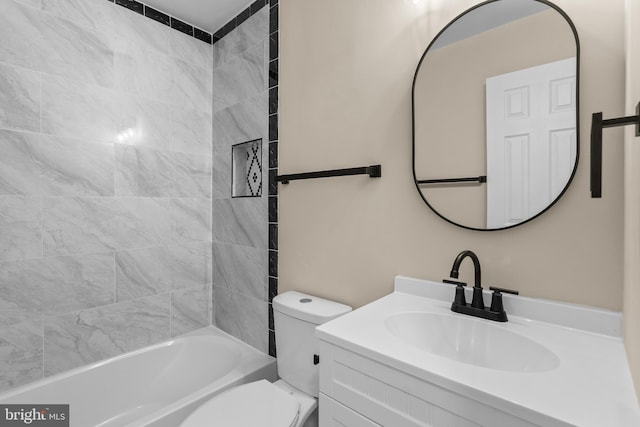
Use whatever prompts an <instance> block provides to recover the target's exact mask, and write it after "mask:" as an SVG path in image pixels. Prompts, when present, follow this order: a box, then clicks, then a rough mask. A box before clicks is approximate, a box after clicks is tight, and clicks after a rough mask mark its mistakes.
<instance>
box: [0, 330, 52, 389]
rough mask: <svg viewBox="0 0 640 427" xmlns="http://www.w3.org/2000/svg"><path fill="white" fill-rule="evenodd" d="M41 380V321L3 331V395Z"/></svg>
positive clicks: (0, 351)
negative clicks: (6, 391) (10, 390)
mask: <svg viewBox="0 0 640 427" xmlns="http://www.w3.org/2000/svg"><path fill="white" fill-rule="evenodd" d="M41 378H42V321H41V320H37V321H33V322H25V323H20V324H17V325H12V326H3V327H0V392H2V391H4V390H8V389H10V388H14V387H18V386H21V385H24V384H27V383H29V382H31V381H35V380H39V379H41Z"/></svg>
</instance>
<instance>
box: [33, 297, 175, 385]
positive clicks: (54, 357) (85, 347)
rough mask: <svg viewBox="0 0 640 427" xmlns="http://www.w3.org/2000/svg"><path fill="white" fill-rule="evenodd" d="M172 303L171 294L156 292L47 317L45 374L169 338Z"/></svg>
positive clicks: (45, 325) (45, 328)
mask: <svg viewBox="0 0 640 427" xmlns="http://www.w3.org/2000/svg"><path fill="white" fill-rule="evenodd" d="M169 304H170V301H169V294H164V295H154V296H151V297H146V298H140V299H136V300H131V301H125V302H121V303H118V304H112V305H107V306H104V307H97V308H93V309H87V310H80V311H77V312H72V313H68V314H63V315H60V316H55V317H47V318H45V321H44V352H45V357H44V371H45V375H46V376H49V375H53V374H56V373H58V372H62V371H65V370H68V369H72V368H75V367H78V366H81V365H86V364H88V363H92V362H97V361H99V360H103V359H107V358H109V357H113V356H117V355H120V354H123V353H126V352H129V351H133V350H137V349H139V348H141V347H145V346H148V345H152V344H155V343H157V342H160V341H162V340H165V339H168V338H169V328H170V318H169V313H170V308H169Z"/></svg>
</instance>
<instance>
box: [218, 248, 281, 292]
mask: <svg viewBox="0 0 640 427" xmlns="http://www.w3.org/2000/svg"><path fill="white" fill-rule="evenodd" d="M268 262H269V261H268V256H267V250H266V249H256V248H251V247H247V246H238V245H226V244H222V243H214V244H213V283H214V284H215V285H216V286H224V287H226V288H230V289H231V290H233V291H234V292H237V293H240V294H243V295H246V296H250V297H253V298H256V299H258V300H261V301H267V293H268V286H267V285H268V280H267V272H268V268H269V264H268Z"/></svg>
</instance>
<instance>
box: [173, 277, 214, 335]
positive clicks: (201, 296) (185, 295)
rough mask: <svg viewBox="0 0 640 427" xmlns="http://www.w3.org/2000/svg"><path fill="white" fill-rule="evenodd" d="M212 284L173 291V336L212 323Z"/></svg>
mask: <svg viewBox="0 0 640 427" xmlns="http://www.w3.org/2000/svg"><path fill="white" fill-rule="evenodd" d="M210 309H211V286H210V285H209V286H203V287H200V288H195V289H187V290H183V291H176V292H173V293H171V336H172V337H175V336H176V335H180V334H186V333H187V332H191V331H193V330H195V329H199V328H203V327H205V326H208V325H210V324H211V322H210V320H209V319H210Z"/></svg>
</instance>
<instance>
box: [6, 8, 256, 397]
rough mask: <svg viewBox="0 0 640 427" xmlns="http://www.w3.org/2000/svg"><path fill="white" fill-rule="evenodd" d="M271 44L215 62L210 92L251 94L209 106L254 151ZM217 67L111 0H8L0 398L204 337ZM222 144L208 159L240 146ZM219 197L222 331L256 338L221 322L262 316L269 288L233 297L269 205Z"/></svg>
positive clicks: (188, 42) (250, 271)
mask: <svg viewBox="0 0 640 427" xmlns="http://www.w3.org/2000/svg"><path fill="white" fill-rule="evenodd" d="M256 19H261V18H260V17H257V18H256ZM263 44H264V43H263ZM263 44H259V43H258V44H256V47H255V48H253V49H242V51H238V49H236V50H228V51H224V52H223V51H222V50H221V49H217V53H216V58H215V64H216V70H217V71H216V76H217V77H216V79H217V81H218V82H220V80H221V79H224V78H226V79H227V80H228V79H231V81H233V79H238V78H239V76H245V77H246V81H249V82H255V85H249V86H247V87H245V86H244V85H243V86H242V88H239V89H238V91H239V92H238V93H240V94H242V97H241V98H239V97H238V96H237V95H231V94H229V95H224V96H219V97H217V98H216V110H215V111H216V121H218V122H224V120H225V119H228V120H235V119H238V118H242V119H244V118H245V117H246V118H247V121H248V123H251V125H250V126H248V127H247V128H246V129H245V130H243V131H242V135H244V134H245V133H246V134H251V137H250V138H249V139H253V138H255V137H256V135H257V136H263V135H264V123H263V122H264V114H263V115H262V116H261V117H262V118H261V119H259V120H257V122H256V120H253V119H252V117H253V116H252V115H253V113H254V110H255V109H256V108H264V109H266V104H265V102H266V101H265V100H266V98H265V94H264V92H265V91H264V88H263V86H262V85H261V84H262V81H263V79H264V76H263V74H261V72H260V71H257V68H260V67H257V68H256V67H254V64H256V62H260V63H261V61H263V56H264V53H263V52H262V49H263ZM261 55H262V56H261ZM212 63H213V58H212V47H211V45H209V44H207V43H205V42H202V41H200V40H197V39H194V38H192V37H189V36H186V35H184V34H182V33H180V32H178V31H175V30H171V29H170V28H169V27H167V26H165V25H162V24H160V23H157V22H155V21H152V20H151V19H148V18H145V17H143V16H141V15H139V14H136V13H135V12H132V11H130V10H127V9H125V8H123V7H120V6H117V5H115V4H114V3H112V2H109V1H107V0H21V1H20V2H17V1H12V0H0V153H1V155H0V390H3V389H7V388H11V387H15V386H18V385H20V384H24V383H27V382H30V381H33V380H36V379H39V378H41V377H43V376H47V375H51V374H54V373H57V372H61V371H64V370H67V369H70V368H73V367H76V366H79V365H83V364H86V363H89V362H93V361H96V360H100V359H103V358H106V357H110V356H114V355H117V354H120V353H123V352H127V351H131V350H133V349H136V348H139V347H142V346H145V345H150V344H153V343H155V342H158V341H161V340H164V339H167V338H169V337H171V336H174V335H177V334H180V333H184V332H186V331H189V330H192V329H195V328H199V327H202V326H206V325H208V324H209V323H210V322H211V300H212V299H211V293H212V286H211V284H212V271H211V258H212V250H211V236H212V233H211V206H212V203H211V198H212V188H211V187H212V186H211V182H212V166H211V164H212V163H211V141H212V135H211V132H212V131H211V121H212V112H213V110H212V101H211V99H212V65H211V64H212ZM225 70H226V71H225ZM242 72H246V74H242ZM223 76H226V77H223ZM243 82H244V80H243ZM218 86H219V83H218ZM263 111H264V110H263ZM258 122H259V123H258ZM223 129H224V130H225V132H227V133H229V134H228V135H227V134H226V133H225V134H224V137H222V136H219V137H218V139H217V140H216V149H217V153H220V152H221V150H223V148H222V145H223V144H224V143H226V141H229V140H231V139H232V138H235V137H236V136H237V133H238V132H235V131H231V130H227V129H228V128H227V127H223ZM228 158H230V155H229V156H228ZM215 159H216V162H217V163H218V164H219V163H220V161H221V158H220V156H219V155H218V156H216V158H215ZM226 176H228V175H226ZM213 197H214V198H215V203H214V204H213V206H214V211H215V212H216V213H217V214H221V215H223V216H225V215H229V217H230V218H232V219H231V221H229V222H223V223H220V224H217V225H216V233H215V236H216V246H215V248H216V252H217V256H218V257H219V258H220V259H221V260H222V261H220V262H218V263H216V268H215V274H216V280H217V283H216V284H217V286H216V295H217V297H218V300H220V302H219V303H218V302H217V303H216V305H217V311H218V314H217V315H216V318H217V319H218V317H219V316H220V319H219V320H218V323H220V324H221V325H224V326H227V328H228V329H230V330H233V331H237V329H238V328H243V327H247V329H250V330H252V331H253V330H255V327H254V325H251V327H250V328H249V327H248V326H247V325H244V324H236V323H234V322H233V321H226V320H224V315H225V313H227V312H229V313H232V315H231V317H232V318H233V314H234V313H233V312H234V310H235V309H236V307H238V306H241V307H240V308H238V309H239V310H253V309H254V306H255V307H256V310H257V309H258V308H259V309H260V310H261V311H262V312H264V313H265V314H264V316H262V315H260V316H257V317H258V319H257V320H256V324H258V325H265V326H264V328H265V329H266V308H265V307H264V306H265V305H266V303H265V302H264V301H265V299H264V295H265V291H264V289H263V287H264V284H265V283H266V279H263V280H261V281H260V282H257V281H256V282H255V285H253V282H251V283H252V285H251V286H248V287H246V289H244V290H239V289H236V288H235V286H236V285H237V280H246V281H247V282H250V281H252V280H254V276H257V272H255V271H254V270H255V269H257V268H258V267H261V266H262V265H263V263H264V262H265V261H264V259H263V258H264V257H263V252H264V253H266V251H265V250H264V248H265V247H266V237H265V236H264V233H263V232H262V230H260V232H258V230H255V227H254V226H247V225H246V224H245V223H244V222H243V221H245V219H250V218H253V217H254V216H256V215H262V217H266V213H264V214H262V213H258V212H263V209H265V208H264V207H263V202H262V200H258V201H257V203H258V205H259V206H254V204H255V203H254V201H253V200H248V201H245V202H243V201H240V203H238V204H235V203H232V201H230V200H228V199H225V198H224V197H222V194H221V188H218V187H216V188H215V189H214V191H213ZM234 202H235V201H234ZM254 209H255V211H254ZM265 229H266V227H265ZM254 231H255V232H254ZM234 257H238V258H242V259H243V260H246V262H247V263H248V265H249V266H250V267H249V268H241V269H240V271H238V272H235V273H234V274H238V275H239V276H240V277H241V279H236V278H233V277H232V276H231V275H230V274H229V271H231V270H233V269H237V267H236V264H235V261H234V260H231V258H234ZM227 261H228V265H227V264H225V263H226V262H227ZM216 301H217V300H216ZM247 301H248V302H250V303H248V304H245V302H247ZM251 304H252V305H251ZM260 322H261V323H260ZM246 334H251V332H247V331H242V333H241V334H240V335H246ZM263 337H266V332H264V333H262V337H257V336H256V337H255V340H258V341H260V340H262V341H264V338H263ZM250 338H251V339H250V341H251V340H254V338H253V336H251V337H250ZM255 340H254V341H255ZM262 341H260V342H258V343H257V344H260V346H261V347H263V348H264V345H263V343H262Z"/></svg>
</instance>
